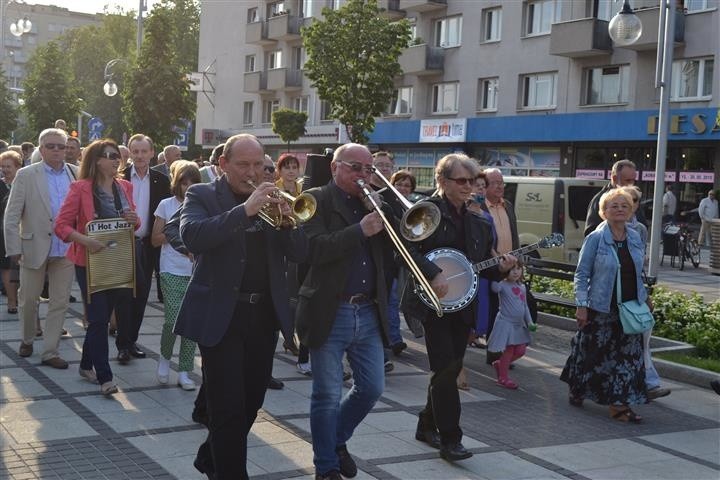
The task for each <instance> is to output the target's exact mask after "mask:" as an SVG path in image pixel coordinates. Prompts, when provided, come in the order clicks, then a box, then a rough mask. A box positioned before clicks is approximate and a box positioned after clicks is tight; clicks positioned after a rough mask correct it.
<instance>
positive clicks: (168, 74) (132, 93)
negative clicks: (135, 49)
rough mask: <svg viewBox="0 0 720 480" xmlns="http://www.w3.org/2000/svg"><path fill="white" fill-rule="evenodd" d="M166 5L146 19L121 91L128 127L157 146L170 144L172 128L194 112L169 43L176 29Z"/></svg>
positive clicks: (185, 81) (190, 97)
mask: <svg viewBox="0 0 720 480" xmlns="http://www.w3.org/2000/svg"><path fill="white" fill-rule="evenodd" d="M168 3H170V2H165V3H163V4H161V5H159V6H156V7H155V8H154V9H153V11H152V14H151V15H150V17H149V18H148V20H147V22H146V30H145V38H144V40H143V44H142V47H141V49H140V55H139V56H138V59H137V64H135V65H132V66H131V67H130V68H129V70H128V72H127V74H126V75H125V88H124V89H123V99H124V101H125V104H124V106H123V108H122V111H123V114H124V116H125V122H126V123H127V125H128V127H129V128H130V130H131V131H132V132H142V133H145V134H147V135H150V137H152V138H153V140H155V141H156V142H157V145H164V144H167V143H170V142H171V141H172V140H173V138H174V134H173V132H172V128H173V127H174V126H175V125H180V121H181V119H190V118H193V117H194V113H195V102H194V99H193V97H192V96H191V94H190V90H189V86H188V82H187V80H186V78H185V74H186V73H187V72H186V71H184V69H183V68H182V66H181V63H180V61H179V60H178V57H177V54H176V52H175V49H174V45H173V44H172V42H171V41H169V39H172V38H175V34H176V27H175V23H174V22H173V21H172V18H173V10H172V8H170V7H169V6H168V5H167V4H168Z"/></svg>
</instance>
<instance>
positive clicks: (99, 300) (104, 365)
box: [75, 265, 132, 385]
mask: <svg viewBox="0 0 720 480" xmlns="http://www.w3.org/2000/svg"><path fill="white" fill-rule="evenodd" d="M86 275H87V273H86V269H85V267H80V266H77V265H76V266H75V276H76V277H77V282H78V285H79V286H80V293H81V294H82V298H83V302H84V303H85V312H86V314H87V322H88V328H87V332H85V341H84V342H83V348H82V357H81V358H80V368H82V369H83V370H92V369H93V367H94V368H95V374H96V375H97V379H98V382H99V383H100V385H102V384H103V383H105V382H109V381H111V380H112V379H113V374H112V370H111V369H110V361H109V359H108V322H110V314H112V311H113V309H114V308H115V306H116V305H118V304H122V303H124V304H127V303H129V302H130V301H131V300H132V290H131V289H129V288H113V289H110V290H104V291H102V292H96V293H93V294H92V295H91V296H90V298H89V299H88V294H87V276H86ZM88 300H91V301H90V303H88Z"/></svg>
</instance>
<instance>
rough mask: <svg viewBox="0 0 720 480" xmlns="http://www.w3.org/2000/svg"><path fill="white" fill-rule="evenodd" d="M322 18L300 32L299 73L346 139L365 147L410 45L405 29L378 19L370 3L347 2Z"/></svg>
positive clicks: (404, 25)
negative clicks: (302, 59)
mask: <svg viewBox="0 0 720 480" xmlns="http://www.w3.org/2000/svg"><path fill="white" fill-rule="evenodd" d="M323 16H324V17H325V19H324V20H318V21H315V22H314V23H313V24H312V25H310V26H309V27H305V28H303V29H302V37H303V45H304V46H305V49H306V51H307V54H308V60H307V62H306V63H305V66H304V67H303V69H304V71H305V75H306V76H307V77H308V78H309V79H310V80H311V81H312V82H313V83H312V85H313V87H315V88H317V90H318V94H319V95H320V98H321V99H323V100H326V101H328V102H329V103H330V109H331V113H330V115H331V117H332V118H335V119H337V120H339V121H340V122H341V123H342V124H344V125H345V128H346V130H347V134H348V137H349V138H350V139H351V140H352V141H353V142H358V143H366V142H367V140H368V136H367V133H368V132H372V131H373V130H374V128H375V118H374V117H377V116H379V115H381V114H382V112H383V111H385V109H386V108H387V105H388V103H390V100H391V98H392V94H393V90H394V83H393V79H394V78H395V77H396V76H398V75H400V74H402V69H401V68H400V64H399V63H398V57H399V56H400V54H401V53H402V50H403V49H404V48H407V47H408V45H409V43H410V25H409V24H408V22H407V21H406V20H401V21H399V22H390V21H389V20H388V19H386V18H383V17H382V16H381V15H380V9H379V8H378V6H377V1H376V0H367V1H365V0H349V1H348V2H347V3H346V4H345V5H344V6H343V7H342V8H340V9H339V10H331V9H329V8H325V9H323Z"/></svg>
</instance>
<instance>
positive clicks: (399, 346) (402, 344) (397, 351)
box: [390, 342, 407, 356]
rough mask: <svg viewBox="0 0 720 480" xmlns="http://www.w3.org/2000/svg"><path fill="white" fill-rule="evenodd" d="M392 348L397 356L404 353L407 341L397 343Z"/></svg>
mask: <svg viewBox="0 0 720 480" xmlns="http://www.w3.org/2000/svg"><path fill="white" fill-rule="evenodd" d="M390 348H391V349H392V351H393V353H394V354H395V356H398V355H400V354H401V353H402V351H403V350H405V349H406V348H407V343H405V342H400V343H396V344H395V345H393V346H392V347H390Z"/></svg>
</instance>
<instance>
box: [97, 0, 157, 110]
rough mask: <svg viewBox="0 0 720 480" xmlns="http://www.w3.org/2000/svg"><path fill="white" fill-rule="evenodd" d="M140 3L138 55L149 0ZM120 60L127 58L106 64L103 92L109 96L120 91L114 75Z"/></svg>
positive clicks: (142, 0) (122, 60)
mask: <svg viewBox="0 0 720 480" xmlns="http://www.w3.org/2000/svg"><path fill="white" fill-rule="evenodd" d="M138 1H139V2H140V3H139V5H138V16H137V56H138V57H139V56H140V47H141V46H142V37H143V16H142V14H143V12H144V11H146V10H147V0H138ZM119 62H125V59H122V58H115V59H113V60H110V61H109V62H108V63H107V64H106V65H105V73H104V74H103V75H104V79H105V84H104V85H103V92H104V93H105V95H107V96H108V97H114V96H115V95H117V93H118V88H117V84H116V83H115V80H114V76H115V74H114V73H113V71H112V69H113V67H114V66H115V65H117V64H118V63H119Z"/></svg>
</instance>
